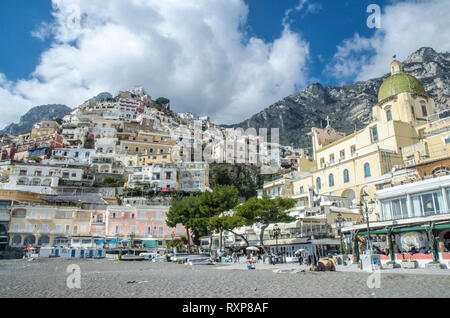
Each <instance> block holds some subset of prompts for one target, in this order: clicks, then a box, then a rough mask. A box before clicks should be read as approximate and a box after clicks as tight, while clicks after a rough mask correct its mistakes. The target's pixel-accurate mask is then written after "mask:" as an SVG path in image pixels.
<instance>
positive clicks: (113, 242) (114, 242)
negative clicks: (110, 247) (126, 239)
mask: <svg viewBox="0 0 450 318" xmlns="http://www.w3.org/2000/svg"><path fill="white" fill-rule="evenodd" d="M117 243H119V242H117V241H109V242H108V244H117Z"/></svg>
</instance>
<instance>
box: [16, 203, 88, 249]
mask: <svg viewBox="0 0 450 318" xmlns="http://www.w3.org/2000/svg"><path fill="white" fill-rule="evenodd" d="M91 217H92V211H87V210H81V209H79V208H77V207H55V206H31V205H25V204H14V205H13V206H12V207H11V219H10V226H9V236H10V240H9V241H10V244H11V246H12V247H24V246H28V245H34V246H40V247H41V246H69V245H70V240H71V239H72V237H86V236H87V237H89V236H90V222H91Z"/></svg>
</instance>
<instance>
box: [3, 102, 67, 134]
mask: <svg viewBox="0 0 450 318" xmlns="http://www.w3.org/2000/svg"><path fill="white" fill-rule="evenodd" d="M71 111H72V109H71V108H69V107H67V106H65V105H41V106H36V107H33V108H32V109H30V110H29V111H28V112H27V113H26V114H25V115H23V116H22V117H21V118H20V121H19V123H17V124H15V123H13V124H10V125H8V126H6V127H5V128H4V129H3V130H1V131H0V134H2V135H3V134H17V133H20V132H24V131H28V130H31V129H32V128H33V125H34V124H36V123H38V122H40V121H43V120H53V119H54V118H55V117H61V118H62V117H64V116H65V115H67V114H69V113H70V112H71Z"/></svg>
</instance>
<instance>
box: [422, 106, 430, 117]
mask: <svg viewBox="0 0 450 318" xmlns="http://www.w3.org/2000/svg"><path fill="white" fill-rule="evenodd" d="M421 107H422V114H423V116H424V117H427V116H428V112H427V105H425V104H422V105H421Z"/></svg>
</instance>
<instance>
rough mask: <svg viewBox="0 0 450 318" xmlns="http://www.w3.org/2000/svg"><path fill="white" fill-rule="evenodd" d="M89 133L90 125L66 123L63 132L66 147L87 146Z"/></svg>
mask: <svg viewBox="0 0 450 318" xmlns="http://www.w3.org/2000/svg"><path fill="white" fill-rule="evenodd" d="M88 133H89V128H88V127H78V126H77V125H74V124H70V125H68V124H64V125H63V126H62V132H61V135H62V137H63V144H64V147H69V148H83V147H84V146H85V143H86V140H87V135H88Z"/></svg>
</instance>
